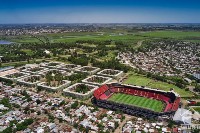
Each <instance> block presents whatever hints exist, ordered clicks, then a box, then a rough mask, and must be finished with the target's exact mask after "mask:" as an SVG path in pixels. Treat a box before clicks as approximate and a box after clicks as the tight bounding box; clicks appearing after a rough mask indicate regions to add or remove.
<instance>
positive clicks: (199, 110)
mask: <svg viewBox="0 0 200 133" xmlns="http://www.w3.org/2000/svg"><path fill="white" fill-rule="evenodd" d="M192 108H193V109H194V110H195V111H197V112H199V113H200V107H192Z"/></svg>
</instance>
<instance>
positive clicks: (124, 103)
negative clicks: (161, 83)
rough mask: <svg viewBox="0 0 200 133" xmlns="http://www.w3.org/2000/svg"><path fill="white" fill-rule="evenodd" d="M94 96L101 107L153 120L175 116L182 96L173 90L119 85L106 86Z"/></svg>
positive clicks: (95, 101)
mask: <svg viewBox="0 0 200 133" xmlns="http://www.w3.org/2000/svg"><path fill="white" fill-rule="evenodd" d="M93 95H94V97H93V99H92V102H93V103H94V104H96V105H97V106H99V107H103V108H106V109H111V110H120V111H122V112H124V113H126V114H130V115H135V116H143V117H147V118H153V119H154V118H158V117H159V116H161V117H162V116H173V115H174V113H175V112H176V111H177V109H178V107H179V103H180V96H179V95H178V94H177V93H175V92H174V91H173V90H171V91H169V92H166V91H162V90H157V89H150V88H145V87H141V86H131V85H124V84H117V83H112V84H104V85H103V86H101V87H99V88H98V89H97V90H95V91H94V94H93Z"/></svg>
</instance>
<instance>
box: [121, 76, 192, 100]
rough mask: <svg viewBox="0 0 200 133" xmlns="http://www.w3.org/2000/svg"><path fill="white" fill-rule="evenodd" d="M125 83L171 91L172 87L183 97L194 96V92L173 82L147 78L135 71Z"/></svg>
mask: <svg viewBox="0 0 200 133" xmlns="http://www.w3.org/2000/svg"><path fill="white" fill-rule="evenodd" d="M124 83H125V84H132V85H138V86H146V87H150V88H156V89H160V90H165V91H169V90H170V89H171V88H173V89H174V91H175V92H177V93H178V94H180V96H181V97H192V96H193V94H192V93H191V92H190V91H185V90H184V89H181V88H179V87H177V86H175V85H173V84H169V83H166V82H161V81H155V80H153V79H150V78H147V77H145V76H143V75H138V74H135V73H133V74H132V75H130V76H129V77H128V78H127V79H126V80H125V81H124Z"/></svg>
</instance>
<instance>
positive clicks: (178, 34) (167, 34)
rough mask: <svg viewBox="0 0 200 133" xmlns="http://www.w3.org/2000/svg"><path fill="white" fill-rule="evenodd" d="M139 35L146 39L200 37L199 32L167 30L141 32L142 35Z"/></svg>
mask: <svg viewBox="0 0 200 133" xmlns="http://www.w3.org/2000/svg"><path fill="white" fill-rule="evenodd" d="M139 35H143V36H147V37H161V38H175V39H184V38H196V37H199V36H200V32H195V31H175V30H169V31H151V32H143V33H140V34H139ZM199 39H200V38H199Z"/></svg>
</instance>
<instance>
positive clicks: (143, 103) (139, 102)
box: [109, 93, 164, 112]
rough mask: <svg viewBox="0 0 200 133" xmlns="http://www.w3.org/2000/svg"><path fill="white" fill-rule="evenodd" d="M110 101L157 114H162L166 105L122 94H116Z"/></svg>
mask: <svg viewBox="0 0 200 133" xmlns="http://www.w3.org/2000/svg"><path fill="white" fill-rule="evenodd" d="M109 100H110V101H113V102H118V103H123V104H129V105H134V106H137V107H142V108H147V109H150V110H152V111H155V112H161V111H162V110H163V109H164V104H163V102H161V101H158V100H155V99H149V98H145V97H139V96H133V95H128V94H122V93H115V94H113V95H112V96H111V97H110V98H109Z"/></svg>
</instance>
